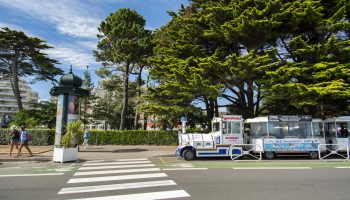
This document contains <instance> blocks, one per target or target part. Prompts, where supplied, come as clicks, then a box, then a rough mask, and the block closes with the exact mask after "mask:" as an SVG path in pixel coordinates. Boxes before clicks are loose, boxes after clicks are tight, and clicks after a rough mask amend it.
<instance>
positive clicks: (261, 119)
mask: <svg viewBox="0 0 350 200" xmlns="http://www.w3.org/2000/svg"><path fill="white" fill-rule="evenodd" d="M268 120H269V119H268V116H265V117H255V118H249V119H246V120H244V122H245V123H251V122H268ZM312 122H322V119H320V118H312Z"/></svg>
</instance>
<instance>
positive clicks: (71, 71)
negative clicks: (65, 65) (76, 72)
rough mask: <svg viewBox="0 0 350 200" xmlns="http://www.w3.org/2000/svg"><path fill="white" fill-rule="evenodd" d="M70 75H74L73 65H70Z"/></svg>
mask: <svg viewBox="0 0 350 200" xmlns="http://www.w3.org/2000/svg"><path fill="white" fill-rule="evenodd" d="M69 73H71V74H73V70H72V65H70V71H69Z"/></svg>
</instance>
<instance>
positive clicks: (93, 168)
mask: <svg viewBox="0 0 350 200" xmlns="http://www.w3.org/2000/svg"><path fill="white" fill-rule="evenodd" d="M154 166H155V164H140V165H116V166H94V167H80V168H79V169H78V171H82V170H96V169H120V168H137V167H154Z"/></svg>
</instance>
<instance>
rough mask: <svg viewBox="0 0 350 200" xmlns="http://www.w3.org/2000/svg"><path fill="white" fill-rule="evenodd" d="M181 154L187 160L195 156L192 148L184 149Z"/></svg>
mask: <svg viewBox="0 0 350 200" xmlns="http://www.w3.org/2000/svg"><path fill="white" fill-rule="evenodd" d="M182 156H183V158H184V159H185V160H187V161H189V160H194V158H195V157H196V156H195V154H194V151H193V150H192V149H186V150H184V152H183V153H182Z"/></svg>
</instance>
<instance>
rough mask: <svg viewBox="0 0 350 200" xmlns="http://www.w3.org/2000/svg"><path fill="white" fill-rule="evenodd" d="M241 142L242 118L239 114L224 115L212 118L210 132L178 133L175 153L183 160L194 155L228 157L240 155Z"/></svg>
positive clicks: (194, 156)
mask: <svg viewBox="0 0 350 200" xmlns="http://www.w3.org/2000/svg"><path fill="white" fill-rule="evenodd" d="M242 143H243V119H242V116H240V115H224V116H222V118H214V119H213V120H212V132H210V133H208V134H205V133H188V134H180V135H179V146H178V148H177V150H176V155H178V156H181V157H182V158H184V159H185V160H193V159H195V158H196V157H229V156H233V157H235V156H238V155H241V151H242V147H239V146H238V147H237V146H234V145H235V144H242Z"/></svg>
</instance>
